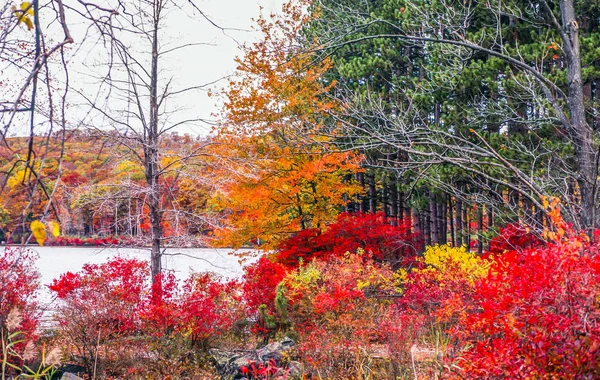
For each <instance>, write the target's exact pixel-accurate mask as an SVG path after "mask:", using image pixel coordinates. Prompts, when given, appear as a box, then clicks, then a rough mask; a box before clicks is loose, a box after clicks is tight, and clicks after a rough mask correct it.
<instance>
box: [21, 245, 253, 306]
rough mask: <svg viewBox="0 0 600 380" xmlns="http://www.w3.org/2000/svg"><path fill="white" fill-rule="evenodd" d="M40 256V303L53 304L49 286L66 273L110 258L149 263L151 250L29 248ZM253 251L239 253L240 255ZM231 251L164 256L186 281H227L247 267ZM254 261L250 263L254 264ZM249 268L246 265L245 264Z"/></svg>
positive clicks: (176, 251)
mask: <svg viewBox="0 0 600 380" xmlns="http://www.w3.org/2000/svg"><path fill="white" fill-rule="evenodd" d="M28 249H31V250H32V251H34V252H36V253H37V254H38V255H39V258H38V259H37V261H36V266H37V267H38V270H39V272H40V275H41V279H40V280H41V284H42V292H41V294H40V297H39V300H40V301H42V302H43V303H49V302H50V301H51V295H50V292H49V291H48V289H47V287H46V286H45V285H48V284H49V283H51V282H52V280H53V279H55V278H58V277H59V276H60V275H61V274H63V273H66V272H78V271H80V270H81V268H82V267H83V265H84V264H86V263H91V264H99V263H103V262H106V261H107V260H108V258H109V257H113V256H115V255H121V256H123V257H129V258H138V259H142V260H146V261H149V257H150V250H149V249H142V248H103V247H36V246H31V247H28ZM244 252H250V253H251V252H253V251H251V250H238V251H237V253H238V254H239V253H244ZM231 253H232V250H231V249H212V248H169V249H167V250H166V253H165V255H164V256H163V268H164V269H169V270H173V271H174V272H175V275H176V276H177V278H179V279H180V280H181V279H184V278H186V277H187V276H188V275H189V274H190V272H192V271H194V272H216V273H218V274H220V275H222V276H224V277H227V278H234V277H239V276H241V274H242V273H243V266H242V264H240V262H239V257H237V256H235V255H233V254H231ZM251 261H252V259H250V260H248V261H247V263H248V262H251ZM244 265H246V264H244Z"/></svg>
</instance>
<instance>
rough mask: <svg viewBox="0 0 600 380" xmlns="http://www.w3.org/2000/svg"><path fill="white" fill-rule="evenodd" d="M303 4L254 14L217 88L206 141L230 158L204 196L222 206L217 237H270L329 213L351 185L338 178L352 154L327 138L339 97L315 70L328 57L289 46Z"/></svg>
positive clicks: (353, 166) (235, 242)
mask: <svg viewBox="0 0 600 380" xmlns="http://www.w3.org/2000/svg"><path fill="white" fill-rule="evenodd" d="M306 5H307V2H305V1H304V2H291V3H290V4H288V5H286V6H285V7H284V12H285V14H286V16H284V17H282V18H277V19H273V20H272V21H268V20H266V19H265V18H261V19H259V20H258V27H259V28H260V30H261V32H262V33H263V36H264V38H263V40H262V41H260V42H258V43H255V44H254V45H252V46H250V47H247V48H246V52H245V56H244V59H238V63H239V66H238V71H237V74H238V75H237V77H236V78H235V79H233V80H231V81H230V83H229V88H228V90H227V91H226V93H225V96H226V98H227V101H226V103H225V107H224V111H223V113H224V114H223V116H224V120H225V122H224V125H223V126H221V128H220V129H219V130H218V135H217V137H216V139H215V141H216V145H215V148H214V149H215V150H216V151H217V152H218V154H219V155H221V156H223V157H226V158H227V159H228V162H229V163H230V170H229V171H228V172H227V173H226V175H227V176H229V177H230V180H229V181H228V182H227V183H225V184H223V185H222V186H221V187H220V194H219V195H218V196H217V197H215V199H213V206H214V207H215V209H216V210H217V211H225V212H226V213H227V215H228V218H227V223H226V225H227V226H226V227H225V228H222V229H220V230H218V231H217V237H218V243H219V244H221V245H232V246H236V247H237V246H240V245H242V244H244V243H246V242H248V241H250V240H251V239H253V238H259V239H260V240H261V242H265V243H267V246H268V247H272V246H274V245H276V244H277V243H278V242H279V241H281V240H282V239H284V238H287V237H289V235H290V234H291V233H294V232H297V231H299V230H302V229H305V228H311V227H313V228H314V227H316V228H319V227H320V226H322V225H324V224H325V223H327V222H330V221H333V220H335V218H336V216H337V214H338V213H339V211H340V206H341V205H343V204H344V203H345V202H346V200H347V199H348V198H349V197H352V196H353V195H356V194H357V193H358V192H359V191H360V189H359V187H358V186H357V185H356V184H354V183H353V182H352V181H350V180H347V178H349V177H350V176H349V174H350V173H353V172H356V171H357V170H359V163H360V159H361V158H360V157H359V156H358V155H356V154H355V153H353V152H339V151H336V150H335V148H334V146H333V145H332V143H331V136H333V135H334V134H335V128H336V125H335V123H333V121H332V120H329V119H328V117H327V115H328V113H329V111H331V110H332V109H335V108H339V107H340V104H338V103H337V102H336V101H335V100H333V99H331V98H330V97H328V96H327V94H328V93H329V92H330V91H331V89H332V87H333V86H335V83H327V82H326V81H325V80H324V79H323V74H324V72H325V71H326V70H328V69H329V67H330V62H328V61H327V60H325V61H321V62H315V57H314V56H313V55H312V54H310V53H306V52H300V50H299V49H298V48H297V46H298V42H297V41H296V36H297V32H298V30H299V29H300V28H301V27H302V26H303V25H304V24H305V22H306V21H307V19H306V13H305V12H304V7H305V6H306ZM326 127H327V128H326ZM325 129H327V131H326V130H325Z"/></svg>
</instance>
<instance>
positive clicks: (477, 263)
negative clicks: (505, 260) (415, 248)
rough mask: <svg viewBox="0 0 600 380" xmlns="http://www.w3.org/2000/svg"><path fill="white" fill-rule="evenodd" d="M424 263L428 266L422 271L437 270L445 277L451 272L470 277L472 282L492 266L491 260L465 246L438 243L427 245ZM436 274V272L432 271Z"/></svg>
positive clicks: (439, 274)
mask: <svg viewBox="0 0 600 380" xmlns="http://www.w3.org/2000/svg"><path fill="white" fill-rule="evenodd" d="M422 260H423V263H424V264H425V265H426V266H427V268H425V269H421V271H431V272H437V274H438V276H436V277H443V276H446V275H449V274H454V275H457V276H462V277H464V278H468V279H469V280H470V281H471V282H472V283H473V282H474V281H475V280H476V279H478V278H481V277H483V276H485V275H486V274H487V272H488V269H489V267H490V261H489V260H485V259H482V258H481V257H479V256H477V255H476V254H474V253H471V252H467V250H466V248H465V247H450V246H448V245H436V246H433V247H427V249H426V250H425V253H423V258H422ZM430 274H432V275H433V274H434V273H430Z"/></svg>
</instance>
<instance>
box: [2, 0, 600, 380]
mask: <svg viewBox="0 0 600 380" xmlns="http://www.w3.org/2000/svg"><path fill="white" fill-rule="evenodd" d="M53 4H54V5H55V6H56V7H55V8H52V9H53V10H54V11H55V13H56V16H57V17H56V19H55V20H58V21H57V22H58V24H59V26H61V28H62V31H63V32H64V35H65V39H64V40H63V42H56V41H58V40H59V39H55V40H50V39H48V40H46V39H43V38H41V37H42V36H43V33H44V29H43V28H42V27H41V25H40V22H39V21H40V20H39V15H40V12H42V10H43V9H49V8H39V5H40V4H39V3H38V2H37V1H35V2H32V3H29V2H24V3H21V4H20V5H19V7H20V8H17V7H15V9H13V10H12V11H10V12H8V13H6V14H5V15H6V17H5V18H3V19H2V20H4V21H3V22H5V24H6V25H7V28H6V30H7V31H10V32H7V33H6V34H5V35H0V37H2V36H3V37H2V38H6V36H9V35H10V36H12V35H13V34H10V33H12V32H14V33H28V32H29V33H33V35H29V37H30V38H29V39H28V40H26V41H25V42H24V43H23V44H22V45H20V47H19V48H18V49H14V50H10V51H9V50H0V52H1V53H2V54H5V55H6V56H7V57H12V55H15V54H16V55H17V56H18V58H19V59H18V60H15V59H13V60H12V61H10V62H14V63H17V62H29V63H32V64H33V65H32V67H33V69H32V71H27V70H25V72H29V73H30V74H31V75H29V76H27V77H26V78H25V79H24V80H25V85H23V87H21V88H22V91H21V92H20V94H18V95H19V96H17V97H16V98H15V100H14V101H13V102H3V103H2V104H3V106H5V108H4V111H3V112H2V117H3V119H2V120H3V122H5V126H6V129H8V127H10V126H11V123H15V122H16V121H18V120H20V119H19V118H18V117H17V116H15V115H21V114H20V112H25V113H28V114H29V115H30V119H29V122H30V123H29V125H30V127H31V129H30V135H29V137H25V138H7V137H6V136H4V138H3V142H4V146H3V147H2V150H1V151H0V153H1V157H2V162H1V164H2V167H1V174H2V175H3V177H2V180H3V184H4V187H3V193H2V195H1V197H2V198H1V199H2V207H3V209H2V223H3V228H5V230H6V231H8V232H9V233H10V234H11V237H13V236H14V237H16V236H19V234H20V235H21V236H22V237H23V238H22V239H20V241H32V240H33V239H35V240H37V241H38V242H39V243H40V244H42V243H48V244H49V243H51V242H52V241H59V242H60V241H62V242H64V243H69V241H68V239H67V238H68V236H67V237H65V236H64V234H65V233H68V234H71V233H73V234H75V235H82V236H87V235H97V236H96V238H97V241H99V242H100V243H102V244H144V245H147V246H150V247H151V253H150V262H149V263H147V262H145V261H139V260H132V259H128V258H124V257H115V258H114V259H111V260H109V261H108V262H106V263H103V264H95V265H86V266H84V268H82V270H81V271H79V272H77V273H65V274H62V275H61V276H59V277H58V278H56V279H54V281H53V282H52V283H51V284H50V286H49V289H50V291H51V292H52V294H54V295H55V296H56V298H57V313H56V315H55V316H54V318H55V319H54V320H55V323H56V327H55V328H54V329H53V330H52V331H50V332H49V333H48V335H47V336H39V335H38V334H37V333H36V326H37V322H38V320H39V313H38V312H37V310H38V309H37V307H38V305H37V304H36V302H35V300H34V297H33V296H34V295H35V294H37V292H38V291H39V286H38V285H39V284H37V283H36V279H37V278H38V277H37V272H36V269H35V258H34V256H33V255H32V254H31V253H30V252H29V251H27V250H21V249H18V248H14V249H7V250H5V251H4V254H3V256H2V257H0V275H1V277H0V281H1V283H2V285H4V286H3V287H2V288H0V289H2V291H0V317H1V318H2V319H0V322H1V323H2V324H1V325H0V333H2V334H1V335H0V340H1V341H2V343H3V345H2V350H1V351H0V353H2V355H3V356H2V361H1V362H0V363H2V374H3V375H4V374H5V373H8V374H27V375H31V376H33V377H38V378H43V377H47V375H48V373H52V372H54V371H56V370H57V369H60V366H59V361H62V362H66V363H71V364H76V365H78V366H80V368H81V370H82V372H83V373H85V374H86V376H88V377H90V378H97V377H99V378H123V377H131V378H148V377H150V378H153V377H154V378H164V377H165V376H174V377H209V378H210V377H213V378H216V377H221V378H222V379H227V378H244V377H245V378H247V379H251V378H254V379H282V378H297V379H314V378H317V379H347V378H358V379H393V378H402V379H409V378H410V379H432V378H449V379H465V378H468V379H520V378H534V379H538V378H539V379H544V378H553V379H594V378H597V377H600V372H599V368H600V362H599V360H600V359H599V358H600V355H599V351H600V301H599V300H600V255H598V252H599V250H600V240H599V236H600V232H599V230H598V227H599V226H598V224H599V218H600V215H599V214H598V211H599V207H600V202H599V199H598V186H597V182H598V170H599V162H600V153H599V152H600V148H599V146H600V145H599V142H600V140H599V138H598V113H597V108H598V91H599V89H598V87H597V86H598V83H599V82H598V80H599V79H600V71H599V69H600V60H599V57H600V48H599V47H598V46H600V44H598V41H599V37H600V34H599V33H600V30H599V28H600V7H599V6H598V4H597V3H596V2H595V1H588V0H561V1H550V0H540V1H521V0H510V1H503V2H490V1H485V2H479V1H473V2H468V1H467V2H452V1H445V0H439V1H419V0H378V1H362V0H347V1H330V0H314V1H309V0H302V1H300V0H299V1H290V2H289V3H287V4H285V5H284V7H283V9H282V12H281V14H279V15H264V16H263V17H261V18H259V19H258V20H257V23H256V25H257V30H258V31H259V32H260V33H261V35H262V39H260V40H259V41H258V42H255V43H251V44H247V45H245V46H244V47H243V49H242V51H243V54H242V55H241V56H240V57H239V58H238V59H237V63H238V68H237V71H236V73H235V75H233V76H231V77H230V78H229V81H228V83H227V86H225V87H224V88H223V89H212V90H211V93H212V95H213V96H216V97H220V98H222V99H223V100H224V105H223V108H222V110H221V113H220V115H218V116H219V123H218V124H217V125H216V126H215V127H214V128H213V130H212V132H211V133H210V134H209V135H207V136H206V137H202V138H192V137H190V136H187V135H184V136H179V135H177V134H176V133H174V130H176V128H177V126H178V125H181V124H180V123H184V122H185V121H175V122H173V118H174V115H178V113H177V111H176V110H174V109H168V107H167V104H170V103H169V101H167V100H170V99H171V98H170V96H172V95H176V94H178V93H180V92H182V91H183V92H186V91H187V90H188V89H174V88H173V87H170V80H169V79H168V78H165V77H164V76H163V74H164V72H163V71H161V67H162V66H161V62H162V61H161V58H162V57H163V54H168V52H170V51H171V50H170V49H169V48H167V47H166V45H164V44H162V40H161V34H160V31H161V30H162V28H163V27H164V24H163V23H164V22H165V19H164V17H163V16H164V14H165V13H164V12H167V11H168V10H169V9H170V8H169V5H170V3H165V2H162V1H150V0H140V1H138V2H135V4H136V8H135V12H131V10H130V9H126V8H123V4H121V3H118V2H117V3H115V4H114V6H115V9H113V10H111V8H107V7H100V6H90V5H89V4H87V5H86V4H83V5H84V8H85V9H87V11H88V13H85V12H82V14H85V15H86V19H87V20H88V21H89V19H90V18H91V20H92V21H94V23H93V27H94V28H97V29H98V30H97V32H98V33H99V35H100V36H101V41H102V44H99V45H98V46H97V47H96V48H97V49H100V48H101V47H100V46H102V47H103V48H106V47H109V48H110V49H109V51H110V52H112V53H114V54H111V55H109V59H110V61H109V62H107V67H108V69H109V70H108V72H107V73H106V75H104V76H101V77H99V78H97V79H99V80H100V87H99V93H100V94H102V95H103V96H104V97H102V96H99V97H98V98H94V99H91V98H85V96H84V98H85V99H84V100H85V101H83V104H85V105H86V107H87V109H88V112H89V113H90V114H93V115H94V117H90V118H89V119H85V120H83V121H82V122H81V125H80V127H79V128H76V129H72V128H69V123H68V122H67V120H68V118H67V117H66V116H65V115H68V111H69V108H70V105H69V107H68V106H67V105H68V102H67V101H66V99H67V97H66V96H65V95H61V93H60V92H58V91H56V90H54V88H55V87H53V85H54V84H55V83H61V82H60V80H58V79H56V78H55V77H52V78H51V77H50V73H51V70H50V69H51V65H50V64H48V60H49V59H50V57H52V54H51V53H53V52H54V53H56V59H57V60H60V61H62V62H63V63H65V62H66V61H67V60H66V59H65V57H66V56H67V55H65V54H67V53H68V52H65V51H63V50H62V49H63V47H64V46H66V45H69V44H71V43H73V40H72V39H70V34H69V31H68V23H66V22H65V17H64V14H63V13H61V11H63V12H64V9H63V8H64V7H67V9H71V8H68V7H69V6H72V5H65V4H66V0H64V1H55V2H53ZM79 4H80V5H82V3H79ZM191 4H193V3H191ZM7 9H8V8H7ZM195 9H197V8H195ZM125 11H126V12H125ZM123 15H125V16H126V17H123ZM202 16H204V15H203V14H202ZM109 21H110V22H109ZM113 22H118V24H119V25H120V26H119V27H118V28H116V29H115V28H113V27H112V25H113ZM216 27H218V26H216ZM11 28H12V29H11ZM18 28H20V29H18ZM15 31H18V32H15ZM46 33H49V29H48V30H46ZM121 33H132V34H133V35H138V36H143V37H144V38H143V40H144V41H145V42H146V43H147V45H146V46H145V48H146V50H145V51H144V49H141V48H140V49H133V48H132V46H130V45H129V44H128V43H127V38H124V37H123V35H122V34H121ZM23 38H25V37H23ZM7 41H8V42H10V41H12V40H10V39H9V40H7ZM140 41H141V40H140ZM56 43H57V45H52V44H56ZM45 44H49V45H45ZM6 46H12V45H10V44H7V45H6ZM52 46H54V48H53V47H52ZM28 49H29V50H28ZM53 49H54V50H53ZM140 52H141V53H140ZM11 54H12V55H11ZM139 54H141V55H139ZM13 58H14V57H13ZM31 59H33V61H31ZM28 60H29V61H28ZM19 64H20V63H19ZM67 66H68V65H66V63H65V64H64V65H63V66H62V67H63V68H65V69H66V67H67ZM40 74H44V75H45V78H42V77H39V78H38V76H39V75H40ZM63 74H64V73H63V72H62V71H59V73H58V74H57V77H60V75H63ZM36 84H40V85H42V84H43V85H45V86H46V90H47V93H45V95H46V96H47V98H46V100H45V101H44V102H41V101H37V102H34V101H33V100H35V94H36V91H35V85H36ZM0 85H1V84H0ZM30 86H31V87H33V89H32V97H31V99H32V100H26V99H25V98H24V97H23V94H24V93H25V92H26V90H28V89H31V87H30ZM58 87H59V86H56V88H58ZM67 87H68V86H67ZM64 91H68V90H66V89H65V90H64ZM24 99H25V100H24ZM115 99H119V101H117V102H116V103H115V102H111V101H114V100H115ZM45 102H46V103H48V104H45ZM53 102H56V103H53ZM53 105H54V106H53ZM46 106H49V107H48V108H46ZM53 107H54V108H53ZM34 116H36V117H38V118H41V117H43V118H46V120H47V122H48V123H49V124H50V125H51V126H52V127H53V128H55V129H54V130H55V132H53V133H48V134H46V135H44V134H43V133H37V132H36V130H35V128H34V127H35V123H34V122H33V117H34ZM98 120H102V121H103V122H104V123H105V124H102V125H95V123H96V122H98ZM51 129H52V128H51ZM54 222H58V223H59V224H60V231H58V229H56V228H54V226H55V224H54ZM57 232H62V234H63V236H60V234H57ZM50 235H59V236H54V237H50ZM123 236H124V237H128V238H125V239H123V240H120V239H121V237H123ZM102 237H106V239H104V240H102V239H101V238H102ZM74 238H76V237H74ZM77 239H78V238H77ZM128 239H129V240H128ZM73 241H75V242H76V244H77V243H79V242H81V241H80V240H73ZM73 241H71V243H72V242H73ZM87 242H90V240H87ZM93 242H94V240H91V243H93ZM170 244H172V245H176V246H179V245H188V244H210V245H214V246H226V247H234V248H237V247H242V246H246V245H255V246H258V247H260V248H262V253H263V255H262V256H261V257H260V258H257V260H256V261H255V262H253V263H252V264H249V265H247V266H246V267H245V272H244V275H243V276H242V278H239V279H223V278H220V277H219V276H218V275H215V274H210V273H192V274H190V276H189V277H188V278H187V279H186V280H185V281H183V282H181V283H180V282H178V281H177V280H176V279H175V276H174V274H173V273H171V272H169V271H164V270H163V269H162V261H161V259H162V257H161V256H162V251H161V250H162V248H164V247H165V246H167V245H170ZM290 338H291V339H290ZM290 341H291V342H292V343H289V342H290ZM286 342H287V343H286ZM284 343H285V345H288V344H291V346H286V347H285V348H282V347H284ZM49 347H55V348H57V349H58V348H60V349H61V350H62V351H61V352H62V354H61V355H58V356H60V358H59V359H60V360H59V361H55V360H52V361H51V360H50V359H47V358H48V357H53V359H55V358H54V356H56V355H50V354H51V353H52V352H54V349H52V350H51V351H49ZM278 347H279V348H278ZM274 348H275V351H276V352H272V351H269V352H270V354H266V353H265V352H266V351H265V350H272V349H274ZM240 352H243V353H244V355H245V356H244V355H242V356H240ZM35 353H37V354H35ZM271 354H272V355H271ZM36 355H37V356H36ZM248 355H250V356H248Z"/></svg>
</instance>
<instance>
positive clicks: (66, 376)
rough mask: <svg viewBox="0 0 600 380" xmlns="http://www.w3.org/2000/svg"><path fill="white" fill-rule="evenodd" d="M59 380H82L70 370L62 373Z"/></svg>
mask: <svg viewBox="0 0 600 380" xmlns="http://www.w3.org/2000/svg"><path fill="white" fill-rule="evenodd" d="M60 380H83V378H81V377H79V376H77V375H75V374H73V373H71V372H64V373H63V374H62V376H61V377H60Z"/></svg>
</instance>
